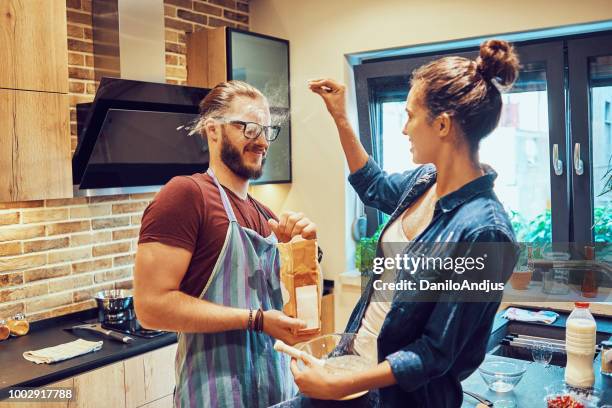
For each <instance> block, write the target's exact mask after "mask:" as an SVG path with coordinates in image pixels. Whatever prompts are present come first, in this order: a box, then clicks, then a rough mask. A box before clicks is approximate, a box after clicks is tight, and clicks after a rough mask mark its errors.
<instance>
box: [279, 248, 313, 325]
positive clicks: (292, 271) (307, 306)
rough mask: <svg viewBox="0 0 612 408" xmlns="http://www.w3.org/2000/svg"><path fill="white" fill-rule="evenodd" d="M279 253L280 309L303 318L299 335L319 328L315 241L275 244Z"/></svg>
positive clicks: (292, 315) (289, 314) (288, 314)
mask: <svg viewBox="0 0 612 408" xmlns="http://www.w3.org/2000/svg"><path fill="white" fill-rule="evenodd" d="M276 245H277V247H278V250H279V253H280V282H281V291H282V294H283V312H284V313H285V314H286V315H287V316H290V317H297V318H298V319H302V320H304V321H306V324H307V327H306V328H305V329H301V330H299V331H296V332H295V334H297V332H299V333H300V334H302V333H304V334H311V333H317V332H319V331H320V330H321V296H322V288H321V281H322V279H321V268H320V267H319V262H318V261H317V255H318V250H317V248H318V247H317V241H316V240H314V239H308V240H305V239H297V240H292V241H290V242H287V243H278V244H276Z"/></svg>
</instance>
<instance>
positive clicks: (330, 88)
mask: <svg viewBox="0 0 612 408" xmlns="http://www.w3.org/2000/svg"><path fill="white" fill-rule="evenodd" d="M308 88H309V89H310V90H311V91H312V92H314V93H316V94H319V95H321V98H323V102H325V106H326V107H327V110H328V111H329V113H330V114H331V115H332V117H333V118H334V119H336V120H337V119H344V118H346V86H344V85H343V84H341V83H339V82H336V81H334V80H333V79H316V80H311V81H309V82H308Z"/></svg>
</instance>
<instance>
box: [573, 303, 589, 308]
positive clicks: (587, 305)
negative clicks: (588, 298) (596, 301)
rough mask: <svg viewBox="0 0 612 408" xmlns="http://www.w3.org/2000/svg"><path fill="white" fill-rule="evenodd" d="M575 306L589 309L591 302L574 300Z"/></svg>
mask: <svg viewBox="0 0 612 408" xmlns="http://www.w3.org/2000/svg"><path fill="white" fill-rule="evenodd" d="M574 306H576V307H578V308H581V309H588V307H589V302H574Z"/></svg>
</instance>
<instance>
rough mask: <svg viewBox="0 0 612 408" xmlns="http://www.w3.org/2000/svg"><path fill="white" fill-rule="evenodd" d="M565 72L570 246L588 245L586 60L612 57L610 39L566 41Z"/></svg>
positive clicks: (590, 211)
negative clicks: (579, 161)
mask: <svg viewBox="0 0 612 408" xmlns="http://www.w3.org/2000/svg"><path fill="white" fill-rule="evenodd" d="M567 48H568V70H569V101H570V106H571V113H570V122H571V123H570V129H571V132H570V140H571V143H570V147H571V151H570V152H568V154H569V156H568V157H569V158H570V159H571V167H570V171H571V172H572V173H571V174H572V187H573V194H572V203H573V206H572V208H573V209H574V211H573V214H572V221H573V224H572V227H573V238H574V240H573V241H574V242H576V243H578V244H581V245H587V244H592V243H593V241H594V238H593V230H592V227H593V224H594V219H593V218H594V217H593V211H594V205H593V204H594V203H593V196H594V191H593V154H592V151H593V150H592V149H593V146H592V137H591V130H592V129H591V98H590V95H591V92H590V87H589V66H588V64H589V58H591V57H599V56H610V55H612V35H610V34H608V35H603V36H596V37H591V38H582V39H573V40H568V41H567ZM577 143H580V158H581V159H582V162H583V171H584V172H583V174H582V175H578V174H577V172H576V169H575V168H574V154H575V149H576V144H577Z"/></svg>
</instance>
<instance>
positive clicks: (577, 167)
mask: <svg viewBox="0 0 612 408" xmlns="http://www.w3.org/2000/svg"><path fill="white" fill-rule="evenodd" d="M574 171H575V172H576V175H578V176H582V174H583V173H584V164H583V163H582V159H581V158H580V143H576V144H575V145H574Z"/></svg>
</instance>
